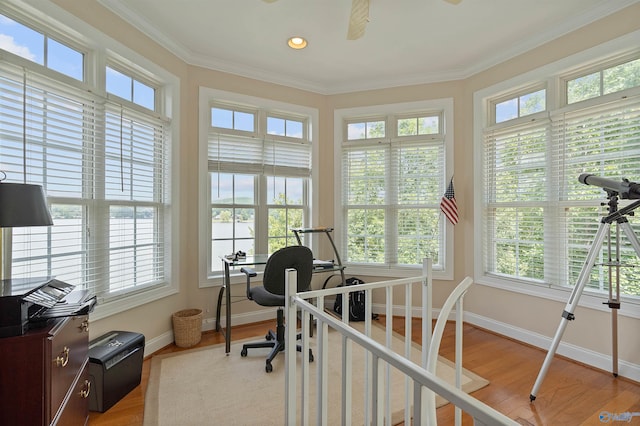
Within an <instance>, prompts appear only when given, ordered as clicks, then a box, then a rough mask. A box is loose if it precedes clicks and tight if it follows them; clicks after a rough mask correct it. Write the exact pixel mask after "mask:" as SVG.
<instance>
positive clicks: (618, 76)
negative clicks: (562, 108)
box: [565, 59, 640, 104]
mask: <svg viewBox="0 0 640 426" xmlns="http://www.w3.org/2000/svg"><path fill="white" fill-rule="evenodd" d="M639 86H640V59H634V60H630V61H625V62H622V63H621V64H616V65H613V66H609V67H604V68H601V69H599V70H597V71H593V72H588V73H587V74H584V75H580V76H578V77H572V78H570V79H569V80H567V81H566V82H565V87H566V97H567V103H568V104H574V103H576V102H580V101H584V100H586V99H591V98H595V97H598V96H602V95H607V94H609V93H615V92H619V91H622V90H625V89H630V88H633V87H639Z"/></svg>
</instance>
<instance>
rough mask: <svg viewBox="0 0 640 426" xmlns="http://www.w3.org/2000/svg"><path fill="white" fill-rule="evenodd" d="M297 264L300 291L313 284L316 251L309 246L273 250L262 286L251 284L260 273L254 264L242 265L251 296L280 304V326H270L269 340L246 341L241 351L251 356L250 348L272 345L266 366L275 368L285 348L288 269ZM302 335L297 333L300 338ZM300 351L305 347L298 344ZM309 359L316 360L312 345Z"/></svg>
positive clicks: (270, 303)
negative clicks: (275, 363) (256, 270)
mask: <svg viewBox="0 0 640 426" xmlns="http://www.w3.org/2000/svg"><path fill="white" fill-rule="evenodd" d="M289 268H293V269H295V270H296V271H297V274H298V286H297V289H298V291H299V292H300V291H306V290H308V289H309V287H310V286H311V274H312V271H313V254H312V253H311V250H310V249H309V248H308V247H305V246H289V247H285V248H282V249H280V250H277V251H276V252H275V253H273V254H272V255H271V256H270V257H269V259H267V264H266V266H265V268H264V274H263V277H262V286H255V287H251V278H252V277H255V276H256V275H257V274H256V272H255V270H253V269H252V268H247V267H245V268H242V269H240V270H241V271H242V272H244V273H245V274H246V275H247V298H249V299H250V300H253V301H254V302H256V303H257V304H258V305H262V306H278V317H277V328H276V332H275V333H274V332H273V330H269V333H267V335H266V336H265V339H266V340H265V341H262V342H255V343H246V344H244V345H242V351H241V352H240V355H242V356H243V357H244V356H247V350H248V349H249V348H272V349H271V352H270V353H269V356H268V357H267V360H266V365H265V370H266V371H267V373H270V372H271V371H273V366H272V365H271V361H273V359H274V358H275V357H276V355H278V353H279V352H282V351H283V350H284V348H285V341H284V333H285V331H284V305H285V296H284V294H285V282H284V278H285V270H286V269H289ZM301 337H302V336H301V335H300V334H298V335H297V338H298V339H300V338H301ZM296 348H297V350H298V352H302V347H301V346H300V345H296ZM309 361H310V362H312V361H313V353H312V352H311V349H309Z"/></svg>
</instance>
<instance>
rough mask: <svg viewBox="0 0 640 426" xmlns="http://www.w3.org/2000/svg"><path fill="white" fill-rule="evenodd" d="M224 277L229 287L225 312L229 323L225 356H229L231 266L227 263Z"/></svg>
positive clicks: (226, 333) (225, 340) (225, 334)
mask: <svg viewBox="0 0 640 426" xmlns="http://www.w3.org/2000/svg"><path fill="white" fill-rule="evenodd" d="M224 275H225V280H226V282H227V284H226V286H225V287H227V292H226V293H227V294H226V300H225V301H226V302H227V303H226V304H227V311H226V312H225V319H226V321H225V322H226V323H227V329H226V330H225V333H224V338H225V339H224V344H225V350H224V352H225V354H226V355H229V352H231V277H230V275H229V264H228V263H226V262H225V270H224Z"/></svg>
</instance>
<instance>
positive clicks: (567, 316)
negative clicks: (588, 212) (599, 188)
mask: <svg viewBox="0 0 640 426" xmlns="http://www.w3.org/2000/svg"><path fill="white" fill-rule="evenodd" d="M607 194H608V198H609V203H608V205H609V214H608V215H607V216H605V217H603V218H602V219H601V221H600V225H599V227H598V231H597V232H596V236H595V239H594V241H593V243H592V245H591V248H590V249H589V252H588V253H587V258H586V259H585V262H584V265H583V266H582V270H581V271H580V275H579V276H578V281H577V282H576V285H575V287H574V288H573V291H572V292H571V296H570V297H569V300H568V302H567V304H566V306H565V308H564V311H563V312H562V319H561V320H560V325H559V326H558V329H557V330H556V334H555V336H554V337H553V341H552V342H551V347H550V348H549V351H548V352H547V356H546V358H545V359H544V362H543V364H542V367H541V368H540V372H539V373H538V378H537V379H536V382H535V384H534V385H533V389H532V390H531V395H529V398H530V400H531V402H533V401H534V400H535V399H536V395H537V394H538V390H539V389H540V386H541V385H542V381H543V380H544V378H545V376H546V374H547V371H548V370H549V366H550V364H551V361H552V360H553V356H554V355H555V353H556V350H557V349H558V345H559V344H560V340H561V339H562V335H563V334H564V331H565V329H566V328H567V324H568V323H569V321H571V320H573V319H574V318H575V315H574V314H573V313H574V311H575V309H576V307H577V305H578V301H579V300H580V296H581V295H582V291H583V290H584V287H585V285H586V284H587V283H588V282H589V278H590V276H591V270H592V269H593V267H594V266H595V264H596V263H595V262H596V258H597V257H598V255H599V253H600V249H601V248H602V244H603V242H604V240H605V237H608V257H609V258H608V262H607V263H604V265H605V266H608V267H609V300H608V301H607V302H603V303H604V304H605V305H608V306H609V308H610V309H611V328H612V346H613V347H612V361H613V371H612V373H613V375H614V376H615V377H617V376H618V309H620V282H619V278H620V267H621V266H623V265H621V263H620V238H619V237H620V229H622V231H623V232H624V234H625V235H626V237H627V238H628V240H629V242H630V243H631V245H632V246H633V249H634V250H635V252H636V256H638V258H640V242H639V241H638V238H636V235H635V234H634V232H633V229H632V228H631V225H630V224H629V221H628V220H627V217H626V216H627V215H629V214H631V215H632V214H633V210H635V209H636V208H637V207H639V206H640V201H636V202H634V203H632V204H629V205H628V206H626V207H624V208H622V209H620V210H618V194H617V193H615V192H611V191H607ZM613 223H615V224H616V241H615V243H616V250H615V256H616V258H615V260H613V259H612V254H611V224H613ZM614 270H615V277H614V276H613V272H614ZM613 280H615V294H614V288H613V287H614V285H612V281H613Z"/></svg>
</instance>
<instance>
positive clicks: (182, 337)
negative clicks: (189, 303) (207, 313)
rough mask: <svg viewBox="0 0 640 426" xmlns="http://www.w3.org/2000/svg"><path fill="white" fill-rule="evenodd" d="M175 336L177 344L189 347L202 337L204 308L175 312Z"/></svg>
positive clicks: (198, 341)
mask: <svg viewBox="0 0 640 426" xmlns="http://www.w3.org/2000/svg"><path fill="white" fill-rule="evenodd" d="M173 338H174V339H175V342H176V346H179V347H181V348H189V347H191V346H193V345H197V344H198V343H200V339H202V309H185V310H183V311H178V312H176V313H174V314H173Z"/></svg>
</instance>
